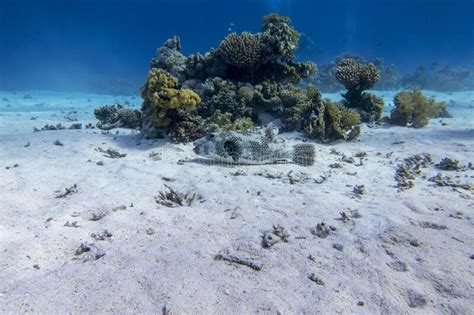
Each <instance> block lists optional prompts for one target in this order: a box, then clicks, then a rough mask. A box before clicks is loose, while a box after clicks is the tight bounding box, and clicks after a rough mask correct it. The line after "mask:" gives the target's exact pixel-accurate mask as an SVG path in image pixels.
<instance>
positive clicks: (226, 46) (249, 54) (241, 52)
mask: <svg viewBox="0 0 474 315" xmlns="http://www.w3.org/2000/svg"><path fill="white" fill-rule="evenodd" d="M218 54H219V56H220V57H221V58H222V60H224V62H225V63H227V64H229V65H231V66H234V67H237V68H252V67H255V66H257V65H258V64H259V63H260V62H261V59H262V45H261V43H260V39H259V37H257V36H255V35H253V34H250V33H248V32H244V33H242V34H240V35H238V34H237V33H231V34H229V35H227V37H226V38H225V39H224V40H223V41H222V42H221V44H220V46H219V48H218Z"/></svg>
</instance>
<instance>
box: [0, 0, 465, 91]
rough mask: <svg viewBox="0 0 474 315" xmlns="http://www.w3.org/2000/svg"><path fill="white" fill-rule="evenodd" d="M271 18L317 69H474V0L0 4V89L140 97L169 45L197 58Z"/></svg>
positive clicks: (10, 0) (11, 0) (15, 0)
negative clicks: (341, 64) (123, 92)
mask: <svg viewBox="0 0 474 315" xmlns="http://www.w3.org/2000/svg"><path fill="white" fill-rule="evenodd" d="M270 12H278V13H280V14H283V15H289V16H290V17H291V18H292V20H293V24H294V26H295V27H296V29H297V30H299V31H300V32H302V33H303V34H304V35H303V38H302V43H301V50H300V53H299V57H300V58H301V59H311V60H313V61H315V62H316V63H318V64H321V63H325V62H328V61H330V60H332V59H333V58H334V57H335V56H337V55H340V54H341V53H344V52H350V53H355V54H359V55H362V56H364V57H366V58H375V57H382V58H384V60H385V62H386V63H387V64H395V65H396V66H397V68H398V69H400V70H401V71H413V70H414V69H415V68H416V66H418V65H419V64H421V63H423V64H428V65H429V64H432V63H435V64H443V65H453V66H462V67H467V68H471V69H472V68H473V66H474V64H473V63H474V27H473V26H474V25H473V24H474V22H473V19H472V15H473V14H472V12H474V1H472V0H449V1H448V0H331V1H315V0H294V1H291V0H240V1H222V0H220V1H216V0H194V1H190V0H180V1H173V0H157V1H156V0H155V1H152V0H43V1H38V0H0V89H16V90H22V89H49V90H62V89H66V90H72V91H76V90H86V91H87V90H90V89H94V87H96V86H95V85H96V83H97V82H101V81H104V80H117V81H123V83H124V84H128V83H131V84H132V85H133V86H136V87H137V89H138V87H139V86H140V84H141V83H142V82H143V80H144V78H145V74H146V71H147V69H148V65H149V61H150V59H151V58H152V57H153V56H154V55H155V51H156V48H158V47H159V46H161V44H162V43H163V42H164V41H165V40H166V39H167V38H169V37H171V36H173V35H175V34H176V35H179V36H180V37H181V39H182V44H183V49H184V53H185V54H191V53H194V52H197V51H199V52H201V53H204V52H206V51H208V50H209V49H210V48H211V47H216V46H218V44H219V42H220V40H221V39H222V38H223V37H224V36H225V35H226V34H227V33H229V32H231V31H236V32H242V31H251V32H258V31H259V30H260V24H261V17H262V16H263V15H265V14H268V13H270ZM95 90H97V88H96V89H95Z"/></svg>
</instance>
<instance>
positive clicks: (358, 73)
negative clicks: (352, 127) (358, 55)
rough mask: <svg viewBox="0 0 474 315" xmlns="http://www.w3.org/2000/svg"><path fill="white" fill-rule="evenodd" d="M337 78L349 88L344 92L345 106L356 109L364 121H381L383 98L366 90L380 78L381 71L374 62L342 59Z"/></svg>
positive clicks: (337, 69) (337, 70)
mask: <svg viewBox="0 0 474 315" xmlns="http://www.w3.org/2000/svg"><path fill="white" fill-rule="evenodd" d="M336 78H337V80H338V81H339V82H340V83H342V84H343V85H344V87H345V88H346V89H347V92H346V93H345V94H343V97H344V99H345V100H344V101H343V105H344V106H346V107H348V108H354V109H356V110H357V111H358V112H359V114H360V116H361V119H362V121H364V122H380V121H381V119H382V112H383V106H384V102H383V99H382V98H380V97H378V96H375V95H373V94H370V93H367V92H364V91H365V90H368V89H370V88H372V87H374V85H375V84H376V83H377V82H378V81H379V80H380V71H379V70H378V69H377V67H376V66H375V65H374V64H371V63H369V64H364V63H360V62H357V61H356V60H354V59H342V60H341V61H340V62H339V63H338V66H337V68H336Z"/></svg>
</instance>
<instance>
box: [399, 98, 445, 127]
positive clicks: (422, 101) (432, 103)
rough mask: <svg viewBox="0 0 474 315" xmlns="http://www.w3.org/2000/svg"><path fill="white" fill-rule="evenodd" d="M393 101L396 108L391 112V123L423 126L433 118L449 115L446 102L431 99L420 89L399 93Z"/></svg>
mask: <svg viewBox="0 0 474 315" xmlns="http://www.w3.org/2000/svg"><path fill="white" fill-rule="evenodd" d="M393 103H394V105H395V108H394V109H393V110H392V112H391V113H390V123H392V124H395V125H400V126H411V127H414V128H422V127H425V126H426V125H427V124H428V122H429V120H430V119H431V118H437V117H440V115H447V111H446V104H445V103H444V102H437V101H436V100H435V99H434V98H431V99H429V98H427V97H426V96H424V95H423V94H422V93H421V91H420V90H418V89H415V90H413V91H404V92H400V93H398V94H397V95H395V98H394V100H393ZM448 115H449V114H448Z"/></svg>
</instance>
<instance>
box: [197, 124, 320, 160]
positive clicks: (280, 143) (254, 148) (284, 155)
mask: <svg viewBox="0 0 474 315" xmlns="http://www.w3.org/2000/svg"><path fill="white" fill-rule="evenodd" d="M193 150H194V152H195V153H196V154H197V155H200V156H202V157H205V158H207V159H208V160H209V161H214V162H220V163H225V164H239V165H261V164H279V163H296V164H299V165H303V166H311V165H313V164H314V160H315V146H314V144H310V143H300V144H296V145H293V146H287V145H286V143H285V141H284V140H283V139H276V138H275V137H274V136H273V135H272V134H269V133H267V134H266V135H262V136H259V135H254V134H247V133H241V132H234V131H222V132H213V133H210V134H209V135H207V136H206V137H204V138H201V139H199V140H196V141H195V142H194V149H193Z"/></svg>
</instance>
